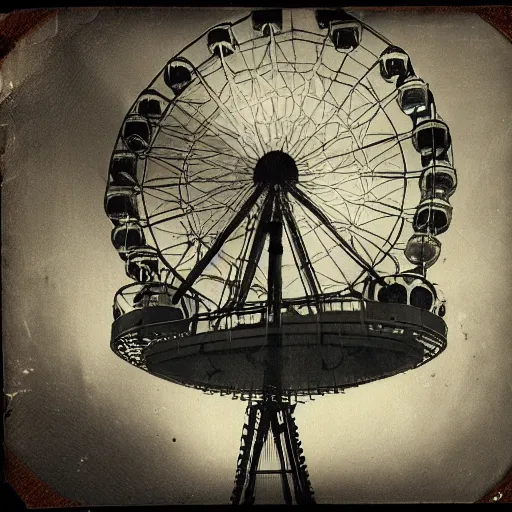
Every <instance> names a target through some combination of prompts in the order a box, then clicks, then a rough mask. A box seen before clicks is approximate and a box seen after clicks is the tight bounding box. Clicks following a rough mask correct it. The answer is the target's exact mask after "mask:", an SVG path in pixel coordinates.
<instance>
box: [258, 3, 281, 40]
mask: <svg viewBox="0 0 512 512" xmlns="http://www.w3.org/2000/svg"><path fill="white" fill-rule="evenodd" d="M251 20H252V28H253V30H255V31H256V32H259V33H260V34H262V35H263V36H265V37H269V36H270V34H279V33H280V32H281V31H282V29H283V11H282V9H266V10H261V11H253V12H252V13H251Z"/></svg>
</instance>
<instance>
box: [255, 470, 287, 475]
mask: <svg viewBox="0 0 512 512" xmlns="http://www.w3.org/2000/svg"><path fill="white" fill-rule="evenodd" d="M255 473H256V474H257V475H282V474H283V473H292V470H291V469H285V470H282V469H259V470H258V469H257V470H256V471H255Z"/></svg>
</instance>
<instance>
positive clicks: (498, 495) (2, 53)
mask: <svg viewBox="0 0 512 512" xmlns="http://www.w3.org/2000/svg"><path fill="white" fill-rule="evenodd" d="M357 8H358V9H364V10H373V11H377V10H392V11H409V12H411V11H415V12H421V13H426V14H428V13H441V12H473V13H475V14H478V15H479V16H480V17H481V18H482V19H484V20H485V21H486V22H487V23H489V24H490V25H492V26H493V27H494V28H496V29H497V30H498V31H499V32H501V33H502V34H503V35H504V36H506V37H507V38H508V39H509V40H510V41H512V7H510V6H492V5H490V6H467V7H462V6H460V7H459V6H457V7H454V6H449V7H448V6H447V7H442V6H435V7H433V6H428V7H427V6H422V7H405V6H400V7H398V6H397V7H357ZM56 13H57V11H56V10H54V9H41V10H26V11H15V12H12V13H10V14H8V15H7V16H6V17H5V18H4V19H3V20H2V21H1V22H0V64H1V62H2V61H3V59H4V58H5V57H6V56H7V55H8V54H9V52H11V51H12V50H13V49H14V47H15V46H16V43H17V42H18V41H19V40H20V39H22V38H23V37H24V36H26V35H27V34H29V33H30V32H32V31H34V30H35V29H36V28H37V27H38V26H39V25H41V24H42V23H44V22H45V21H47V20H49V19H51V18H53V17H54V16H55V15H56ZM5 468H6V476H7V480H8V481H9V483H10V484H11V486H12V487H13V488H14V490H15V491H16V492H17V493H18V495H19V496H20V498H21V499H22V500H23V501H24V502H25V504H26V505H27V507H28V508H42V507H54V508H57V507H60V508H62V507H77V506H80V504H79V503H76V502H73V501H71V500H68V499H66V498H63V497H62V496H60V495H59V494H57V493H56V492H55V491H54V490H53V489H51V488H50V487H49V486H48V485H47V484H45V483H44V482H43V481H42V480H40V479H39V478H38V477H37V476H35V475H34V474H33V473H32V472H31V471H30V470H29V469H28V468H27V467H26V466H25V465H24V464H23V463H22V462H21V461H19V460H18V459H17V458H16V457H15V456H14V455H13V454H12V453H10V452H9V451H7V450H6V456H5ZM489 502H501V503H512V469H511V471H510V472H509V474H508V475H507V476H506V477H505V478H504V480H503V481H502V482H500V483H499V484H498V485H497V486H496V487H495V488H494V489H492V490H491V491H489V493H488V494H486V495H485V496H483V497H482V498H481V499H480V500H478V503H489Z"/></svg>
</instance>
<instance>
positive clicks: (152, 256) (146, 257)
mask: <svg viewBox="0 0 512 512" xmlns="http://www.w3.org/2000/svg"><path fill="white" fill-rule="evenodd" d="M159 261H160V260H159V258H158V253H157V251H156V249H154V248H153V247H150V246H148V245H147V246H145V247H140V248H138V249H134V250H132V251H131V252H130V253H129V254H128V256H127V259H126V265H125V270H126V275H127V276H128V277H130V278H131V279H133V280H134V281H137V282H138V283H147V282H150V281H156V280H157V278H158V269H159Z"/></svg>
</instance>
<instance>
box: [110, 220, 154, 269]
mask: <svg viewBox="0 0 512 512" xmlns="http://www.w3.org/2000/svg"><path fill="white" fill-rule="evenodd" d="M112 245H113V246H114V247H115V248H116V250H117V252H118V253H119V256H120V257H121V258H122V259H123V260H125V261H126V260H127V258H128V255H129V253H130V252H131V251H133V250H135V249H139V248H141V247H144V246H145V245H146V238H145V236H144V231H143V229H142V227H141V225H140V224H139V223H138V222H135V221H128V222H126V223H123V224H120V225H118V226H116V227H115V228H114V229H113V230H112Z"/></svg>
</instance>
